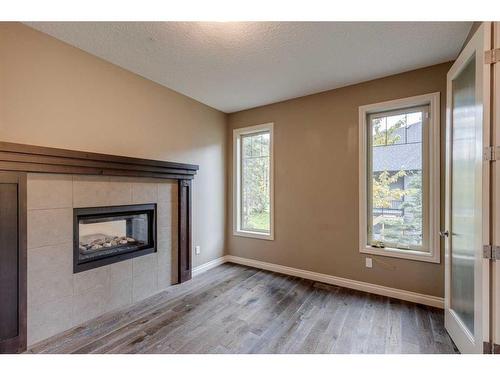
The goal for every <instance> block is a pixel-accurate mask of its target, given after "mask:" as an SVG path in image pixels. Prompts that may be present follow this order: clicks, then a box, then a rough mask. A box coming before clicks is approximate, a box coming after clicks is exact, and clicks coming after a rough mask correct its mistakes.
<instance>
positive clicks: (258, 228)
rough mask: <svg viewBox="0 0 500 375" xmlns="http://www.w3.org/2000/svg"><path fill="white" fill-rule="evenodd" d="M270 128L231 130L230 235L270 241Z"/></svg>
mask: <svg viewBox="0 0 500 375" xmlns="http://www.w3.org/2000/svg"><path fill="white" fill-rule="evenodd" d="M272 142H273V124H264V125H257V126H252V127H248V128H242V129H235V130H234V144H233V147H234V159H233V160H234V184H233V189H234V213H233V221H234V234H236V235H242V236H248V237H254V238H262V239H273V236H274V234H273V194H272V193H273V143H272Z"/></svg>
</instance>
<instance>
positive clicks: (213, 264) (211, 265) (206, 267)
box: [192, 256, 228, 276]
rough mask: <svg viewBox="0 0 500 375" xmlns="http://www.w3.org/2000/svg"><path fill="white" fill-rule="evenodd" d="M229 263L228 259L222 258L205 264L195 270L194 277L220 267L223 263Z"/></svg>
mask: <svg viewBox="0 0 500 375" xmlns="http://www.w3.org/2000/svg"><path fill="white" fill-rule="evenodd" d="M227 261H228V260H227V259H226V256H222V257H220V258H217V259H214V260H211V261H210V262H207V263H203V264H202V265H200V266H198V267H194V268H193V271H192V275H193V276H197V275H199V274H201V273H203V272H205V271H208V270H211V269H212V268H215V267H217V266H220V265H221V264H222V263H226V262H227Z"/></svg>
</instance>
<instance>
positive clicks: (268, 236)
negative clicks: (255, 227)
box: [233, 230, 274, 241]
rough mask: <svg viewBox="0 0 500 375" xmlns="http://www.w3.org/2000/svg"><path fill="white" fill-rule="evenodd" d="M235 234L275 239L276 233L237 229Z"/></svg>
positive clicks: (269, 239) (261, 238)
mask: <svg viewBox="0 0 500 375" xmlns="http://www.w3.org/2000/svg"><path fill="white" fill-rule="evenodd" d="M233 235H235V236H239V237H248V238H255V239H259V240H268V241H273V240H274V235H273V234H272V233H270V234H266V233H260V232H251V231H246V230H235V231H234V232H233Z"/></svg>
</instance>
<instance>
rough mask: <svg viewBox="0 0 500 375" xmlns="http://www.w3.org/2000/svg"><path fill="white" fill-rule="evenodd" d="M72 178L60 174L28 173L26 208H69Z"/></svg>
mask: <svg viewBox="0 0 500 375" xmlns="http://www.w3.org/2000/svg"><path fill="white" fill-rule="evenodd" d="M72 184H73V179H72V176H71V175H62V174H42V173H30V174H28V192H27V205H28V210H32V209H42V208H69V207H72V204H73V187H72Z"/></svg>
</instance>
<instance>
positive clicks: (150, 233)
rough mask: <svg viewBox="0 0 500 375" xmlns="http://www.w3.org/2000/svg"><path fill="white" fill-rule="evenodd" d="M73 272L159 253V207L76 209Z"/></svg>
mask: <svg viewBox="0 0 500 375" xmlns="http://www.w3.org/2000/svg"><path fill="white" fill-rule="evenodd" d="M73 236H74V240H73V272H74V273H77V272H82V271H86V270H89V269H92V268H96V267H101V266H104V265H107V264H111V263H116V262H120V261H122V260H126V259H131V258H135V257H138V256H141V255H145V254H149V253H153V252H155V251H156V204H140V205H127V206H109V207H91V208H75V209H73Z"/></svg>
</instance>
